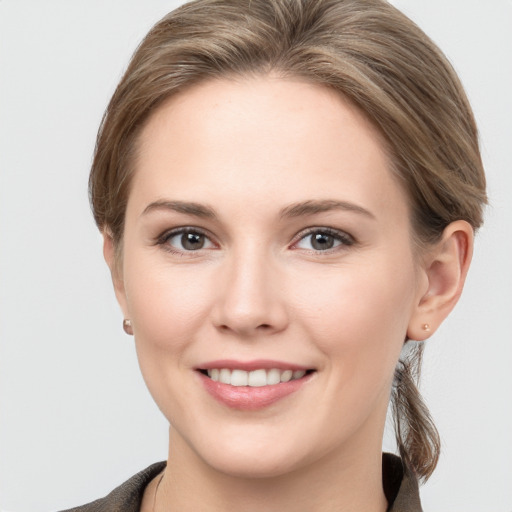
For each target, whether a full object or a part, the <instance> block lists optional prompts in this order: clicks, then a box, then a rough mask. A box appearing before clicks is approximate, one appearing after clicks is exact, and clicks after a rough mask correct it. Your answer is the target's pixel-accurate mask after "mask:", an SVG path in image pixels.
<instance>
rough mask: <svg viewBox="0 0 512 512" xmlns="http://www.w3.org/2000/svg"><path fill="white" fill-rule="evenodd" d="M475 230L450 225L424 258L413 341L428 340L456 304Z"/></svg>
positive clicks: (411, 329) (411, 331)
mask: <svg viewBox="0 0 512 512" xmlns="http://www.w3.org/2000/svg"><path fill="white" fill-rule="evenodd" d="M473 238H474V233H473V228H472V227H471V225H470V224H469V223H468V222H466V221H463V220H458V221H455V222H452V223H451V224H449V225H448V226H447V227H446V228H445V230H444V232H443V236H442V237H441V240H440V241H439V242H437V243H436V244H435V245H434V246H433V247H432V248H431V250H429V252H428V255H427V256H426V257H425V258H424V262H423V265H422V272H423V273H424V276H425V277H426V282H427V283H428V284H427V288H426V291H425V289H423V291H422V292H421V296H420V297H419V299H418V302H417V304H416V306H415V308H414V311H413V314H412V315H411V319H410V322H409V326H408V329H407V336H408V338H410V339H412V340H417V341H423V340H425V339H427V338H429V337H430V336H431V335H432V333H433V332H435V331H436V330H437V328H438V327H439V326H440V325H441V323H442V322H443V320H444V319H445V318H446V317H447V316H448V314H449V313H450V311H451V310H452V309H453V308H454V307H455V304H457V302H458V300H459V297H460V294H461V293H462V288H463V287H464V282H465V280H466V275H467V272H468V269H469V264H470V263H471V257H472V255H473Z"/></svg>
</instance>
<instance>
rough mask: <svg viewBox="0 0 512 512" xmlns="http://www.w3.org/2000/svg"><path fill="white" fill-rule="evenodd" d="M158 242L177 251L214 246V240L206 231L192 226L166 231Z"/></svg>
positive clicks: (197, 249) (196, 249) (189, 250)
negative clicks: (203, 231)
mask: <svg viewBox="0 0 512 512" xmlns="http://www.w3.org/2000/svg"><path fill="white" fill-rule="evenodd" d="M158 243H159V244H161V245H164V246H166V247H168V248H169V250H174V251H177V252H191V251H199V250H201V249H210V248H212V247H214V244H213V242H212V241H211V240H210V239H209V238H208V237H207V236H206V235H205V234H204V233H202V232H200V231H198V230H196V229H191V228H188V229H180V230H178V231H176V230H175V231H171V232H170V233H166V234H164V235H163V236H162V237H161V238H160V239H159V242H158Z"/></svg>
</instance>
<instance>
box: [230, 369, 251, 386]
mask: <svg viewBox="0 0 512 512" xmlns="http://www.w3.org/2000/svg"><path fill="white" fill-rule="evenodd" d="M248 380H249V374H248V373H247V372H244V371H243V370H233V371H232V372H231V385H232V386H247V382H248Z"/></svg>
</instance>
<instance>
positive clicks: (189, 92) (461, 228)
mask: <svg viewBox="0 0 512 512" xmlns="http://www.w3.org/2000/svg"><path fill="white" fill-rule="evenodd" d="M90 191H91V201H92V205H93V211H94V215H95V219H96V222H97V224H98V227H99V228H100V230H101V232H102V234H103V237H104V254H105V259H106V261H107V263H108V265H109V268H110V270H111V273H112V279H113V283H114V288H115V292H116V296H117V299H118V301H119V304H120V306H121V309H122V311H123V314H124V316H125V321H124V328H125V330H126V332H127V333H128V334H133V335H134V336H135V342H136V347H137V352H138V357H139V362H140V366H141V370H142V373H143V376H144V378H145V380H146V383H147V385H148V388H149V390H150V392H151V394H152V395H153V398H154V399H155V401H156V403H157V405H158V406H159V407H160V409H161V410H162V412H163V413H164V415H165V417H166V418H167V419H168V421H169V423H170V430H169V432H170V435H169V458H168V461H167V464H166V465H165V464H159V465H155V466H152V467H150V468H148V469H147V470H146V471H144V472H142V473H141V474H139V475H137V476H136V477H134V479H132V480H131V481H130V482H128V483H127V484H125V485H124V486H122V487H120V488H119V489H118V490H116V491H114V492H113V493H112V495H110V496H109V497H107V498H105V499H104V500H100V501H98V502H95V503H93V504H90V505H87V506H84V507H83V508H80V507H79V509H78V510H110V509H112V510H142V511H143V512H145V511H151V510H154V511H158V510H169V509H170V510H231V509H234V508H235V507H236V508H237V509H242V510H248V511H249V510H255V509H256V507H258V509H259V508H261V507H263V508H264V509H265V510H278V509H279V510H292V509H294V510H296V509H297V508H298V509H299V510H301V509H303V510H312V511H313V510H318V511H323V510H365V511H384V510H392V511H395V512H396V511H400V510H408V511H413V510H421V505H420V503H419V497H418V491H417V481H418V480H425V479H427V478H428V477H429V476H430V475H431V473H432V471H433V470H434V468H435V465H436V461H437V458H438V454H439V440H438V435H437V432H436V429H435V427H434V425H433V423H432V420H431V419H430V416H429V414H428V411H427V410H426V408H425V406H424V404H423V402H422V400H421V397H420V395H419V394H418V391H417V389H416V387H415V385H414V376H415V371H416V370H417V368H419V364H420V362H421V350H422V342H423V341H424V340H426V339H428V338H429V337H430V336H431V335H432V334H433V333H434V332H435V331H436V330H437V328H438V327H439V325H440V324H441V323H442V321H443V320H444V319H445V318H446V316H447V315H448V314H449V313H450V311H451V310H452V308H453V307H454V305H455V304H456V302H457V300H458V298H459V296H460V293H461V291H462V287H463V284H464V280H465V276H466V273H467V270H468V267H469V264H470V260H471V254H472V247H473V233H474V230H475V229H477V228H478V227H479V226H480V224H481V221H482V211H481V210H482V205H483V204H484V203H485V180H484V176H483V170H482V165H481V160H480V156H479V151H478V143H477V134H476V128H475V124H474V120H473V116H472V113H471V110H470V107H469V104H468V102H467V99H466V97H465V95H464V92H463V90H462V87H461V86H460V83H459V82H458V79H457V77H456V76H455V74H454V72H453V70H452V69H451V67H450V66H449V64H448V63H447V62H446V60H445V59H444V57H443V56H442V54H440V52H439V51H438V50H437V48H436V47H435V46H434V45H433V44H432V43H431V42H430V40H429V39H428V38H427V37H426V36H425V35H424V34H423V33H422V32H421V31H420V30H419V29H418V28H417V27H415V26H414V25H413V24H412V23H411V22H410V21H409V20H408V19H407V18H405V17H404V16H403V15H401V14H400V13H399V12H398V11H396V10H395V9H394V8H392V7H390V6H389V5H388V4H386V3H383V2H380V1H376V0H368V1H364V2H361V1H357V2H350V1H341V2H340V1H332V0H324V1H319V2H299V1H297V0H275V1H268V0H266V1H263V0H261V1H255V0H252V1H247V2H246V1H240V0H236V1H234V0H233V1H226V0H218V1H216V0H209V1H208V0H199V1H197V2H193V3H191V4H188V5H185V6H183V7H182V8H179V9H177V10H176V11H174V12H173V13H171V14H170V15H169V16H167V17H166V18H164V20H162V21H161V22H160V23H159V24H157V25H156V26H155V27H154V28H153V30H152V31H151V32H150V33H149V34H148V36H147V38H146V39H145V40H144V42H143V43H142V45H141V46H140V47H139V48H138V50H137V52H136V54H135V55H134V57H133V59H132V61H131V63H130V66H129V67H128V70H127V71H126V73H125V75H124V77H123V79H122V80H121V83H120V84H119V86H118V88H117V90H116V92H115V94H114V96H113V98H112V100H111V103H110V105H109V108H108V109H107V112H106V114H105V118H104V121H103V124H102V127H101V129H100V133H99V135H98V141H97V148H96V153H95V158H94V162H93V168H92V171H91V179H90ZM390 395H391V397H392V404H393V408H394V411H395V413H394V416H395V426H396V433H397V442H398V446H399V451H400V456H401V460H400V459H398V458H395V457H393V456H388V455H385V456H384V458H382V455H381V450H382V448H381V447H382V436H383V430H384V423H385V418H386V410H387V407H388V403H389V398H390Z"/></svg>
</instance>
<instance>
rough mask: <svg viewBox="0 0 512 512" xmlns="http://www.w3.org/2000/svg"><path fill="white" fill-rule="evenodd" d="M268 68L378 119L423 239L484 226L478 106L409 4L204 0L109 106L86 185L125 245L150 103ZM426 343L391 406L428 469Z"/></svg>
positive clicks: (135, 66)
mask: <svg viewBox="0 0 512 512" xmlns="http://www.w3.org/2000/svg"><path fill="white" fill-rule="evenodd" d="M270 72H273V73H278V74H279V75H280V76H283V77H286V76H290V77H299V78H302V79H304V80H307V81H310V82H313V83H318V84H322V85H324V86H328V87H331V88H332V89H334V90H336V91H338V92H339V93H341V94H342V95H343V96H344V97H346V98H348V99H349V100H351V101H352V102H353V103H354V104H356V105H357V106H358V107H359V108H360V109H361V110H362V111H363V112H364V113H365V114H366V116H367V117H368V118H369V119H370V120H371V121H372V122H373V124H374V125H375V126H377V127H378V128H379V130H380V132H381V133H382V134H383V136H384V137H385V139H386V141H387V143H388V146H389V147H388V150H389V152H390V155H391V160H392V164H393V170H394V171H395V173H396V175H397V176H398V177H399V179H400V180H401V181H402V183H403V185H404V186H405V188H406V190H407V193H408V197H409V201H410V208H411V219H412V223H413V227H414V233H415V238H416V239H417V241H419V242H420V243H422V244H428V243H432V242H433V241H435V240H437V239H438V238H439V237H440V236H441V234H442V232H443V230H444V228H445V227H446V226H447V225H448V224H449V223H450V222H452V221H454V220H458V219H464V220H466V221H468V222H469V223H470V224H471V225H472V226H473V227H474V228H475V229H476V228H478V227H479V226H480V224H481V222H482V207H483V205H484V203H485V202H486V196H485V178H484V173H483V169H482V162H481V158H480V154H479V148H478V137H477V129H476V125H475V122H474V118H473V114H472V112H471V108H470V106H469V103H468V100H467V98H466V95H465V93H464V90H463V88H462V85H461V84H460V81H459V79H458V78H457V75H456V74H455V72H454V70H453V69H452V67H451V65H450V64H449V62H448V61H447V59H446V58H445V57H444V55H443V54H442V53H441V51H440V50H439V49H438V48H437V47H436V46H435V45H434V43H433V42H432V41H431V40H430V39H429V38H428V37H427V36H426V35H425V34H424V33H423V32H422V31H421V30H420V29H419V28H418V27H417V26H416V25H415V24H414V23H413V22H412V21H411V20H409V19H408V18H407V17H406V16H404V15H403V14H402V13H401V12H400V11H398V10H397V9H395V8H394V7H392V6H391V5H389V4H388V3H387V2H385V1H384V0H314V1H313V0H311V1H308V0H196V1H193V2H190V3H188V4H185V5H183V6H181V7H180V8H178V9H176V10H175V11H173V12H171V13H170V14H168V15H167V16H165V17H164V18H163V19H162V20H161V21H160V22H159V23H157V24H156V25H155V26H154V27H153V29H152V30H151V31H150V32H149V34H148V35H147V36H146V38H145V39H144V40H143V41H142V43H141V45H140V46H139V47H138V49H137V50H136V52H135V54H134V56H133V58H132V60H131V62H130V64H129V66H128V69H127V70H126V72H125V74H124V76H123V78H122V80H121V82H120V83H119V85H118V87H117V89H116V91H115V93H114V95H113V97H112V99H111V101H110V104H109V106H108V108H107V110H106V112H105V115H104V117H103V121H102V124H101V127H100V130H99V133H98V139H97V144H96V151H95V155H94V162H93V165H92V170H91V175H90V183H89V190H90V198H91V204H92V208H93V212H94V218H95V220H96V223H97V225H98V227H99V228H100V230H105V231H106V232H108V234H109V235H110V236H111V237H112V238H113V240H114V243H115V245H116V247H120V246H121V241H122V236H123V227H124V215H125V209H126V202H127V198H128V194H129V188H130V179H131V176H132V174H133V171H134V167H135V160H136V153H137V151H136V142H137V137H138V135H139V133H140V131H141V129H142V128H143V127H144V125H145V123H146V122H147V120H148V117H149V116H150V114H151V113H152V112H154V111H155V109H156V108H158V106H159V105H160V104H161V103H162V102H163V101H164V100H165V99H167V98H169V97H170V96H171V95H173V94H175V93H176V92H178V91H180V90H182V89H184V88H187V87H190V86H191V85H192V84H195V83H198V82H200V81H204V80H208V79H211V78H219V77H226V76H241V75H247V74H255V73H256V74H267V73H270ZM422 350H423V347H422V345H421V344H418V345H417V346H416V348H415V350H413V351H412V354H411V356H409V357H408V358H406V359H404V360H402V361H400V362H399V364H398V367H397V369H396V372H395V382H394V386H393V391H392V406H393V410H394V418H395V431H396V435H397V443H398V446H399V450H400V453H401V456H402V459H403V460H404V462H405V463H406V464H408V465H409V466H410V467H411V468H412V469H413V470H414V471H415V472H416V474H417V475H418V476H419V477H420V478H423V479H427V478H428V477H429V476H430V474H431V473H432V471H433V470H434V468H435V466H436V463H437V460H438V457H439V449H440V442H439V436H438V433H437V430H436V428H435V426H434V424H433V422H432V419H431V417H430V415H429V412H428V410H427V408H426V407H425V405H424V403H423V401H422V399H421V396H420V394H419V392H418V390H417V387H416V384H415V381H416V380H417V378H418V377H419V368H420V362H421V354H422Z"/></svg>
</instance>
